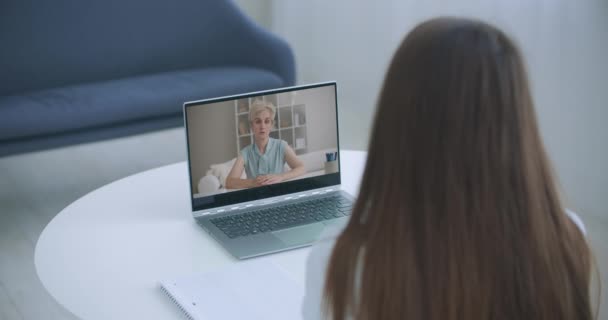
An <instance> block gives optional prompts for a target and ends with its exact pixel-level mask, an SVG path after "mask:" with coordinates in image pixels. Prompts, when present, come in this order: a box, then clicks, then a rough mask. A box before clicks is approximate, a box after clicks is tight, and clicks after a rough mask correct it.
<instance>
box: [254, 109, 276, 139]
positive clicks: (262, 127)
mask: <svg viewBox="0 0 608 320" xmlns="http://www.w3.org/2000/svg"><path fill="white" fill-rule="evenodd" d="M252 127H253V134H254V136H255V137H256V138H267V137H268V135H269V134H270V130H272V118H271V117H270V112H268V111H266V110H264V111H261V112H259V113H258V114H257V115H256V116H255V118H254V119H253V121H252Z"/></svg>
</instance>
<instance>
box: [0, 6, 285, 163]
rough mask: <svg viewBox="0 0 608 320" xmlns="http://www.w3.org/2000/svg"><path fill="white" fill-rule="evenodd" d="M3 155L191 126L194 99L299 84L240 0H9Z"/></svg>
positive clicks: (1, 96) (281, 48) (0, 39)
mask: <svg viewBox="0 0 608 320" xmlns="http://www.w3.org/2000/svg"><path fill="white" fill-rule="evenodd" d="M0 44H1V48H2V49H1V50H0V156H2V155H8V154H13V153H19V152H26V151H32V150H38V149H45V148H51V147H57V146H61V145H68V144H73V143H80V142H87V141H94V140H98V139H105V138H112V137H119V136H123V135H126V134H134V133H140V132H146V131H150V130H156V129H162V128H167V127H173V126H179V125H182V124H183V120H182V119H183V118H182V104H183V102H185V101H188V100H194V99H203V98H208V97H215V96H222V95H229V94H234V93H241V92H247V91H254V90H263V89H270V88H276V87H281V86H287V85H293V84H294V82H295V65H294V58H293V54H292V52H291V49H290V48H289V46H288V45H287V43H285V42H284V41H282V40H281V39H279V38H277V37H276V36H274V35H272V34H270V33H268V32H267V31H265V30H263V29H261V28H260V27H258V26H257V25H256V24H254V23H253V22H252V21H251V20H250V19H249V18H247V17H246V16H244V15H243V14H242V13H241V12H240V11H239V10H238V8H237V7H236V6H235V4H234V3H232V2H231V1H229V0H173V1H169V0H146V1H143V0H130V1H119V0H104V1H92V2H91V1H74V0H54V1H32V0H5V1H2V4H0Z"/></svg>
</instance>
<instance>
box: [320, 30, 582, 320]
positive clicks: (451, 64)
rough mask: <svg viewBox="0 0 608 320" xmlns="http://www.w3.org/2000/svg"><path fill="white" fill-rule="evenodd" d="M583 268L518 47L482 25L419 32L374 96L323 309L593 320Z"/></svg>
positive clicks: (399, 315) (402, 315)
mask: <svg viewBox="0 0 608 320" xmlns="http://www.w3.org/2000/svg"><path fill="white" fill-rule="evenodd" d="M589 260H590V258H589V252H588V247H587V245H586V243H585V241H584V239H583V237H582V235H581V233H580V232H579V230H577V229H576V228H575V227H574V225H573V224H572V223H571V222H570V221H568V220H567V218H566V216H565V215H564V212H563V209H562V205H561V203H560V200H559V196H558V193H557V191H556V187H555V182H554V180H553V177H552V173H551V168H550V164H549V161H548V159H547V156H546V154H545V151H544V147H543V144H542V141H541V138H540V134H539V130H538V126H537V121H536V116H535V112H534V107H533V103H532V98H531V95H530V92H529V88H528V83H527V76H526V72H525V68H524V63H523V60H522V57H521V54H520V52H519V50H518V49H517V47H516V46H515V45H514V44H513V42H512V41H511V40H510V39H509V38H508V37H507V36H506V35H505V34H504V33H502V32H501V31H499V30H497V29H496V28H494V27H492V26H490V25H487V24H485V23H482V22H478V21H471V20H465V19H456V18H440V19H435V20H431V21H428V22H425V23H423V24H421V25H419V26H418V27H416V28H415V29H414V30H413V31H412V32H411V33H410V34H409V35H408V36H407V37H406V38H405V40H404V41H403V43H402V44H401V46H400V47H399V48H398V49H397V52H396V53H395V55H394V57H393V60H392V62H391V64H390V67H389V70H388V72H387V75H386V78H385V81H384V85H383V88H382V90H381V93H380V98H379V101H378V108H377V112H376V118H375V123H374V127H373V131H372V137H371V139H370V145H369V157H368V160H367V164H366V169H365V173H364V176H363V180H362V184H361V189H360V196H359V198H358V200H357V203H356V205H355V209H354V212H353V215H352V218H351V221H350V222H349V225H348V226H347V228H346V230H345V232H344V233H343V234H342V235H341V236H340V237H339V238H338V240H337V242H336V247H335V249H334V252H333V254H332V257H331V260H330V265H329V269H328V277H327V282H326V297H327V298H328V299H327V307H328V311H329V312H330V313H331V314H332V315H333V316H334V318H335V319H342V317H343V316H344V315H351V316H355V318H356V319H442V320H447V319H472V320H475V319H590V318H591V312H590V306H589V295H588V293H589V292H588V289H589V274H590V263H589ZM356 268H361V273H360V274H359V273H358V271H357V272H355V269H356ZM359 277H360V279H358V278H359ZM355 280H356V281H355ZM355 283H360V286H359V285H355Z"/></svg>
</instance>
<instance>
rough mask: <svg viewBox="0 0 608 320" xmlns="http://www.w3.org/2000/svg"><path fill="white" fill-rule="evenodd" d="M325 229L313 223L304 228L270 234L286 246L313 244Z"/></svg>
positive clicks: (320, 224)
mask: <svg viewBox="0 0 608 320" xmlns="http://www.w3.org/2000/svg"><path fill="white" fill-rule="evenodd" d="M323 229H325V225H324V224H323V223H313V224H309V225H305V226H300V227H294V228H289V229H285V230H279V231H275V232H273V233H272V234H273V235H275V236H276V237H277V238H279V239H280V240H281V241H283V242H284V243H285V244H286V245H288V246H293V245H299V244H305V243H309V242H313V241H315V240H317V239H318V238H319V235H321V233H322V232H323Z"/></svg>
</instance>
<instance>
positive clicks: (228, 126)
mask: <svg viewBox="0 0 608 320" xmlns="http://www.w3.org/2000/svg"><path fill="white" fill-rule="evenodd" d="M188 144H189V145H190V161H191V163H192V168H191V170H192V176H191V179H192V181H190V182H191V183H192V186H193V190H194V191H195V192H196V188H197V185H198V181H199V180H200V178H201V177H203V176H204V175H205V173H206V172H207V170H209V166H210V165H212V164H215V163H222V162H226V161H228V160H231V159H232V158H234V157H236V154H237V151H236V123H235V119H234V101H233V100H230V101H226V102H218V103H213V104H209V105H204V106H200V107H196V106H194V107H190V108H189V109H188Z"/></svg>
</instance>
